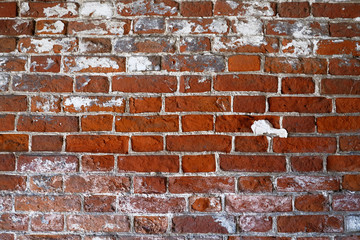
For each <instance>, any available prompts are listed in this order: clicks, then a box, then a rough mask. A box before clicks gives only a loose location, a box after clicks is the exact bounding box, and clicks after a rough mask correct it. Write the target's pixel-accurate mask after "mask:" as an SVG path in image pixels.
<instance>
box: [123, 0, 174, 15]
mask: <svg viewBox="0 0 360 240" xmlns="http://www.w3.org/2000/svg"><path fill="white" fill-rule="evenodd" d="M117 7H118V11H119V12H122V11H123V10H124V9H125V10H126V9H130V11H129V12H132V13H134V14H136V15H145V14H147V13H155V14H159V15H164V14H166V13H170V14H175V13H176V11H177V8H176V7H170V6H166V5H165V4H164V3H163V2H160V3H158V1H157V2H156V3H155V1H154V0H137V1H130V2H129V3H122V2H121V1H119V3H118V5H117Z"/></svg>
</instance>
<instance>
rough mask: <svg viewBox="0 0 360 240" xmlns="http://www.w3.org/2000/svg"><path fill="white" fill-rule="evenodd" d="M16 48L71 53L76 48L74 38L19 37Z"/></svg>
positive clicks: (25, 51)
mask: <svg viewBox="0 0 360 240" xmlns="http://www.w3.org/2000/svg"><path fill="white" fill-rule="evenodd" d="M18 50H19V52H22V53H52V52H54V53H57V54H58V53H72V52H75V51H77V50H78V40H77V39H76V38H37V37H34V38H21V39H19V41H18Z"/></svg>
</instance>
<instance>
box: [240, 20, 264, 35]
mask: <svg viewBox="0 0 360 240" xmlns="http://www.w3.org/2000/svg"><path fill="white" fill-rule="evenodd" d="M234 27H235V29H236V32H237V33H238V34H239V35H242V36H261V35H262V32H263V23H262V21H261V20H260V19H258V18H255V17H248V18H246V19H237V20H235V22H234Z"/></svg>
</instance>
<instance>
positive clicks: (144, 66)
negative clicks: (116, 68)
mask: <svg viewBox="0 0 360 240" xmlns="http://www.w3.org/2000/svg"><path fill="white" fill-rule="evenodd" d="M127 70H128V71H130V72H139V71H153V70H155V71H159V70H160V66H159V65H154V64H153V63H152V62H151V61H150V60H149V58H148V57H129V58H128V61H127Z"/></svg>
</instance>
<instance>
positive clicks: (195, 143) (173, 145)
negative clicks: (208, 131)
mask: <svg viewBox="0 0 360 240" xmlns="http://www.w3.org/2000/svg"><path fill="white" fill-rule="evenodd" d="M166 143H167V144H166V149H167V150H169V151H181V152H183V151H186V152H204V151H218V152H230V150H231V137H230V136H224V135H183V136H167V137H166Z"/></svg>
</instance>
